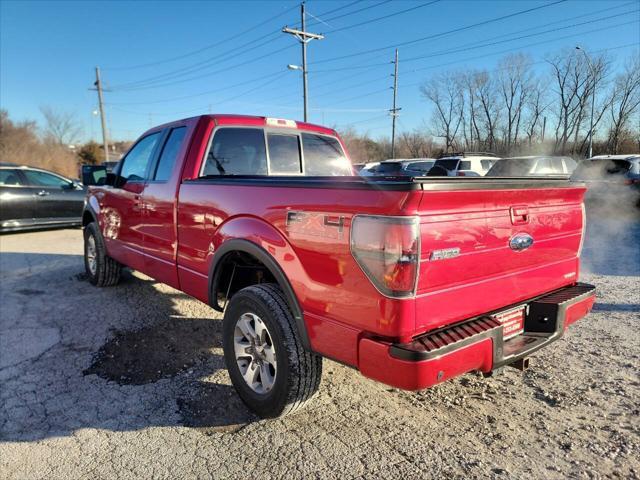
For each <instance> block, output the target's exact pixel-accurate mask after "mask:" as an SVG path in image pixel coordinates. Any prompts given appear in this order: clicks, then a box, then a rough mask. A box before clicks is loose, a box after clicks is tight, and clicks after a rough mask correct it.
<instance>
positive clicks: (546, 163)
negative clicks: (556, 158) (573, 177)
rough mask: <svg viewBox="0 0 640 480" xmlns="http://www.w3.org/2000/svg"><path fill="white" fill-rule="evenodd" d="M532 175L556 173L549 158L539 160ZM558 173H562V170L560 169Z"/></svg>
mask: <svg viewBox="0 0 640 480" xmlns="http://www.w3.org/2000/svg"><path fill="white" fill-rule="evenodd" d="M534 173H535V174H538V175H548V174H554V173H558V172H557V169H556V168H554V165H553V161H552V160H551V159H550V158H540V159H539V160H538V163H537V164H536V168H535V171H534ZM560 173H562V168H561V169H560Z"/></svg>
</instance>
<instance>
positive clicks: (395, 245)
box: [351, 215, 420, 298]
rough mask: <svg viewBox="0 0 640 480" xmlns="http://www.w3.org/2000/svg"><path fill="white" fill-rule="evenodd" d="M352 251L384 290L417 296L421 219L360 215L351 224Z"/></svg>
mask: <svg viewBox="0 0 640 480" xmlns="http://www.w3.org/2000/svg"><path fill="white" fill-rule="evenodd" d="M351 253H352V254H353V257H354V258H355V260H356V262H358V265H360V268H362V271H363V272H364V273H365V274H366V275H367V277H368V278H369V280H371V282H372V283H373V285H374V286H375V287H376V288H377V289H378V290H379V291H380V293H382V294H383V295H386V296H388V297H396V298H402V297H410V296H413V295H414V294H415V289H416V282H417V279H418V269H419V267H420V220H419V218H418V217H383V216H374V215H356V216H355V217H354V218H353V221H352V224H351Z"/></svg>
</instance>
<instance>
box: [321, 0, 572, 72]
mask: <svg viewBox="0 0 640 480" xmlns="http://www.w3.org/2000/svg"><path fill="white" fill-rule="evenodd" d="M566 1H568V0H556V1H554V2H552V3H547V4H545V5H539V6H537V7H532V8H527V9H525V10H520V11H518V12H514V13H510V14H508V15H502V16H500V17H495V18H491V19H488V20H483V21H482V22H477V23H473V24H471V25H466V26H464V27H459V28H454V29H453V30H447V31H445V32H440V33H435V34H433V35H428V36H426V37H421V38H416V39H414V40H407V41H405V42H400V43H397V44H394V45H388V46H386V47H378V48H371V49H369V50H362V51H360V52H356V53H350V54H348V55H341V56H338V57H332V58H327V59H324V60H318V61H316V62H312V63H313V64H318V63H327V62H333V61H335V60H342V59H345V58H352V57H357V56H359V55H362V54H367V53H373V52H380V51H383V50H390V49H394V48H398V47H403V46H406V45H411V44H413V43H418V42H424V41H426V40H432V39H434V38H437V37H442V36H444V35H450V34H452V33H458V32H462V31H464V30H469V29H471V28H475V27H479V26H483V25H488V24H490V23H495V22H499V21H501V20H506V19H508V18H513V17H516V16H518V15H524V14H527V13H531V12H533V11H536V10H541V9H543V8H548V7H551V6H554V5H558V4H560V3H564V2H566Z"/></svg>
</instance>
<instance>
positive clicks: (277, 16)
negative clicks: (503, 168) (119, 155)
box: [0, 0, 640, 140]
mask: <svg viewBox="0 0 640 480" xmlns="http://www.w3.org/2000/svg"><path fill="white" fill-rule="evenodd" d="M298 4H299V2H296V1H289V0H282V1H280V0H271V1H266V0H265V1H235V2H231V1H216V2H213V1H211V2H205V1H202V2H195V1H181V2H178V1H160V2H153V1H137V2H134V1H112V2H94V1H84V2H81V1H71V2H58V1H47V2H45V1H39V2H29V1H7V0H2V1H1V2H0V67H1V68H0V106H1V108H3V109H7V110H8V111H9V114H10V116H11V118H13V119H15V120H24V119H34V120H37V121H41V120H42V119H41V114H40V112H39V107H40V106H42V105H48V106H51V107H54V108H55V109H58V110H61V111H67V112H73V113H74V114H75V115H76V116H77V119H78V120H79V122H81V124H82V126H83V129H84V134H83V140H86V139H89V138H95V139H99V136H100V122H99V119H98V118H97V117H96V116H95V115H94V114H93V112H94V111H95V110H96V107H97V100H96V94H95V92H94V91H90V90H89V88H90V87H91V86H92V83H93V81H94V67H95V66H96V65H99V66H100V67H101V69H102V76H103V82H104V84H105V86H106V87H108V88H109V89H110V91H108V92H106V93H105V101H106V103H107V107H106V108H107V115H108V124H109V129H110V132H111V136H112V137H113V138H115V139H133V138H135V137H137V136H138V135H139V134H141V133H142V132H143V131H144V130H145V129H147V128H149V127H150V126H152V125H155V124H159V123H164V122H166V121H170V120H173V119H176V118H182V117H187V116H192V115H197V114H199V113H207V112H209V111H213V112H221V113H245V114H256V115H268V116H275V117H284V118H293V119H301V118H302V80H301V75H300V72H298V71H291V70H287V69H286V65H287V64H297V63H300V61H301V60H300V56H301V55H300V46H299V44H298V43H297V42H296V41H295V40H294V38H292V37H291V36H289V35H285V34H284V33H279V30H280V29H281V28H282V27H283V26H284V25H294V24H296V23H298V22H299V18H300V14H299V8H298ZM306 5H307V11H308V13H309V14H310V15H309V16H308V22H309V23H310V25H309V26H308V30H310V31H313V32H317V33H324V34H325V35H326V37H325V39H324V40H320V41H313V42H312V43H311V44H310V45H309V53H308V58H309V62H310V63H309V93H310V107H311V112H310V121H312V122H315V123H322V124H326V125H330V126H344V125H353V126H354V127H355V128H357V129H358V130H359V131H363V132H364V131H368V132H370V133H371V135H373V136H378V135H383V134H389V133H390V123H391V121H390V119H389V117H388V116H387V115H386V109H388V108H390V106H391V95H392V92H391V89H390V86H391V85H392V81H393V79H392V77H391V73H392V68H393V66H392V64H391V60H392V58H393V47H394V46H397V45H399V51H400V62H399V69H400V71H399V77H398V78H399V97H398V105H399V106H401V107H402V112H401V116H400V117H399V118H400V123H399V129H400V130H401V131H402V130H411V129H413V128H415V127H420V126H422V125H424V123H425V121H426V120H428V119H429V117H430V108H429V105H428V104H427V103H426V102H425V101H424V100H423V99H422V98H421V96H420V92H419V85H420V84H421V83H422V82H423V81H424V80H426V79H428V78H429V76H430V75H433V74H435V73H437V72H439V71H441V70H442V69H458V68H460V69H463V68H467V67H473V68H487V69H492V68H495V65H496V63H497V61H498V60H499V59H500V58H501V57H503V56H504V55H505V54H506V53H507V52H525V53H528V54H530V55H531V57H532V58H533V60H534V61H536V62H539V63H536V68H538V69H539V70H540V71H541V72H544V71H546V70H545V65H544V62H540V61H541V60H543V59H544V55H545V54H548V53H551V52H555V51H558V50H559V49H562V48H573V47H574V46H575V45H576V44H580V45H582V46H583V47H584V48H586V49H587V50H588V51H592V52H596V51H601V50H604V49H610V50H609V53H610V54H611V55H612V56H613V57H614V59H615V60H616V62H615V64H614V65H615V67H616V68H620V67H621V66H622V65H623V63H624V61H625V59H626V58H627V57H628V56H629V55H630V54H631V53H632V52H633V51H634V50H635V51H637V49H638V43H640V14H639V13H638V10H639V9H640V1H638V0H634V1H628V0H621V1H615V0H609V1H597V0H592V1H577V0H567V1H561V2H558V0H545V1H526V0H521V1H506V0H503V1H472V0H467V1H458V0H452V1H447V0H441V1H436V2H430V1H426V0H425V1H398V0H394V1H384V0H372V1H368V0H362V1H359V2H354V1H353V0H345V1H341V0H335V1H327V0H309V1H308V2H307V3H306ZM536 7H543V8H538V9H536V10H532V11H530V12H528V13H523V14H519V15H514V16H512V17H510V18H506V19H503V20H498V21H492V20H493V19H496V18H497V17H502V16H507V15H510V14H515V13H518V12H521V11H523V10H527V9H535V8H536ZM380 17H386V18H384V19H380V20H376V19H379V18H380ZM485 21H490V22H489V23H486V24H484V25H480V26H473V25H474V24H477V23H481V22H485ZM361 23H363V24H362V25H359V24H361ZM344 27H348V28H344ZM465 27H469V28H465ZM451 30H458V31H456V32H453V33H449V34H446V35H440V34H442V33H446V32H449V31H451ZM230 37H236V38H230ZM514 37H523V38H519V39H516V38H514ZM419 39H424V40H419ZM385 47H388V48H385ZM367 52H368V53H367Z"/></svg>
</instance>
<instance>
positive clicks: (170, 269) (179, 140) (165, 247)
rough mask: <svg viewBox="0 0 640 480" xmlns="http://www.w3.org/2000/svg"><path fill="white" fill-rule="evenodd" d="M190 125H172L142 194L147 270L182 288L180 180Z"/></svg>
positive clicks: (160, 278) (142, 230)
mask: <svg viewBox="0 0 640 480" xmlns="http://www.w3.org/2000/svg"><path fill="white" fill-rule="evenodd" d="M187 131H188V127H187V126H186V125H176V126H175V127H173V128H170V129H168V132H167V133H166V134H165V136H164V137H163V142H162V143H163V145H162V147H161V148H160V153H159V155H158V158H157V160H156V161H155V162H154V164H153V166H152V168H151V172H150V175H149V179H148V181H147V185H146V187H145V190H144V194H143V196H142V200H143V204H144V209H143V213H142V216H143V222H142V223H141V232H142V234H143V237H144V240H143V241H144V244H143V247H144V253H145V272H146V273H147V274H148V275H149V276H151V277H153V278H155V279H157V280H159V281H161V282H163V283H166V284H168V285H171V286H172V287H176V288H178V286H179V284H178V272H177V266H176V253H177V252H176V249H177V236H176V234H177V230H176V222H175V216H174V215H175V204H176V196H177V190H178V184H179V183H180V174H181V168H180V167H181V165H182V162H181V161H180V160H181V159H183V158H184V157H185V155H186V152H187V148H188V143H189V142H187V141H185V138H186V137H187Z"/></svg>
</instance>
